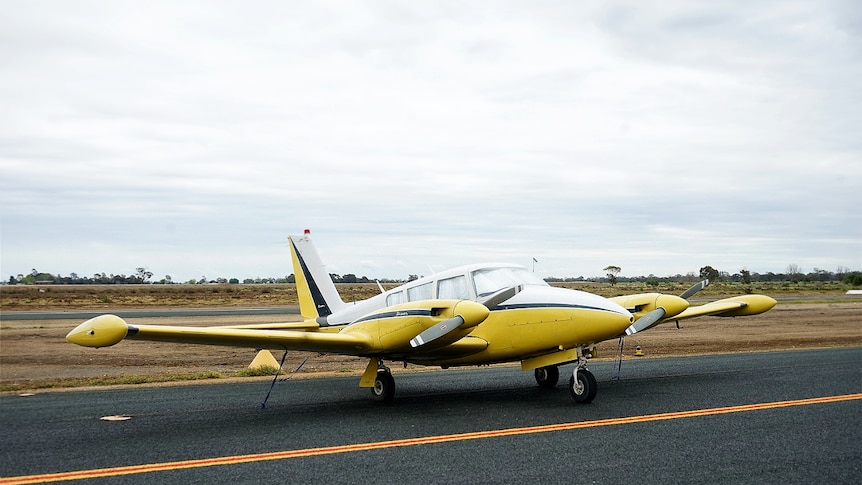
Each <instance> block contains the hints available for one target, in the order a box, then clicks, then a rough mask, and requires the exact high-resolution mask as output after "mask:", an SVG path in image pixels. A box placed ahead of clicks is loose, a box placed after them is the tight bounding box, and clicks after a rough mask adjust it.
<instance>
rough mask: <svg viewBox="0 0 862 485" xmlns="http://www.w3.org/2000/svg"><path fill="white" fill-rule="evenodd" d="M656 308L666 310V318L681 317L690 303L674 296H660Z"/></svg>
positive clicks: (656, 301)
mask: <svg viewBox="0 0 862 485" xmlns="http://www.w3.org/2000/svg"><path fill="white" fill-rule="evenodd" d="M655 306H656V308H664V311H665V312H666V313H665V315H664V318H666V319H667V318H670V317H673V316H675V315H679V314H680V313H682V312H683V311H685V309H686V308H688V301H687V300H684V299H682V298H680V297H678V296H674V295H659V296H658V297H657V298H656V300H655Z"/></svg>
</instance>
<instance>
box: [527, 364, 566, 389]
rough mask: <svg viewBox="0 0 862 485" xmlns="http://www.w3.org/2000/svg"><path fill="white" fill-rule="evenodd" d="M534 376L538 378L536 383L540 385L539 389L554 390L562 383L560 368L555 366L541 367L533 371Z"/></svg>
mask: <svg viewBox="0 0 862 485" xmlns="http://www.w3.org/2000/svg"><path fill="white" fill-rule="evenodd" d="M533 375H534V376H535V377H536V383H537V384H539V387H541V388H544V389H552V388H553V387H555V386H556V385H557V382H559V381H560V368H559V367H557V366H555V365H551V366H548V367H539V368H538V369H536V370H535V371H533Z"/></svg>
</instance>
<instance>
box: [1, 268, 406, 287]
mask: <svg viewBox="0 0 862 485" xmlns="http://www.w3.org/2000/svg"><path fill="white" fill-rule="evenodd" d="M329 277H330V278H331V279H332V281H333V282H335V283H374V282H378V281H379V282H380V283H403V282H405V281H413V280H415V279H417V278H419V277H418V276H416V275H410V276H408V278H407V279H406V280H393V279H388V278H384V279H379V280H378V279H369V278H368V277H367V276H356V275H355V274H352V273H348V274H345V275H339V274H335V273H330V275H329ZM295 282H296V280H295V279H294V277H293V275H292V274H290V275H287V276H281V277H265V278H260V277H258V278H245V279H243V280H240V279H239V278H221V277H220V278H212V279H210V278H207V277H206V276H201V277H200V278H192V279H190V280H187V281H176V280H174V278H172V277H171V275H165V277H164V278H160V279H158V280H154V279H153V273H152V271H149V270H148V269H146V268H144V267H140V268H136V270H135V273H134V274H131V275H126V274H106V273H95V274H93V275H92V276H80V275H78V274H77V273H69V275H68V276H63V275H60V274H56V275H55V274H51V273H45V272H42V271H39V270H36V269H33V270H32V271H31V272H30V273H29V274H27V275H24V274H19V275H17V276H10V277H9V279H8V280H7V281H4V282H3V284H8V285H50V284H54V285H141V284H154V285H171V284H191V285H204V284H233V285H238V284H240V283H242V284H245V285H260V284H277V283H295Z"/></svg>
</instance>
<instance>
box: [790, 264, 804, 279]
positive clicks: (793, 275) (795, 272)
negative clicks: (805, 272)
mask: <svg viewBox="0 0 862 485" xmlns="http://www.w3.org/2000/svg"><path fill="white" fill-rule="evenodd" d="M801 275H802V268H800V267H799V265H798V264H788V265H787V277H788V278H790V280H791V281H799V277H800V276H801Z"/></svg>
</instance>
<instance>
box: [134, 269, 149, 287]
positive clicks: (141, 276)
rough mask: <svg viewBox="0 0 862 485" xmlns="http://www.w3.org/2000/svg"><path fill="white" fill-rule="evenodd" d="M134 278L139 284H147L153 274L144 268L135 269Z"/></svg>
mask: <svg viewBox="0 0 862 485" xmlns="http://www.w3.org/2000/svg"><path fill="white" fill-rule="evenodd" d="M135 277H136V278H137V279H138V280H139V283H147V282H148V281H149V279H150V278H152V277H153V272H152V271H150V270H148V269H147V268H144V267H140V268H135Z"/></svg>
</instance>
